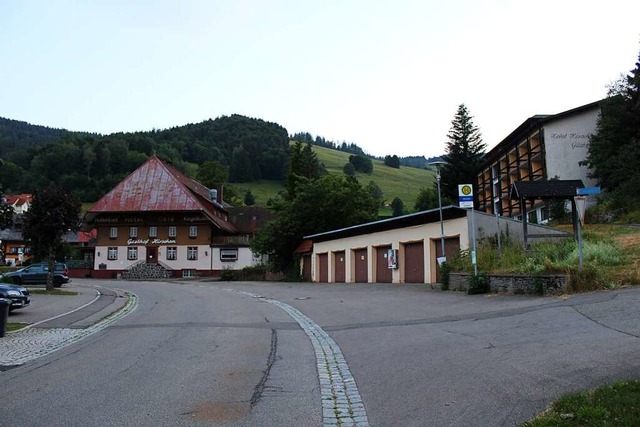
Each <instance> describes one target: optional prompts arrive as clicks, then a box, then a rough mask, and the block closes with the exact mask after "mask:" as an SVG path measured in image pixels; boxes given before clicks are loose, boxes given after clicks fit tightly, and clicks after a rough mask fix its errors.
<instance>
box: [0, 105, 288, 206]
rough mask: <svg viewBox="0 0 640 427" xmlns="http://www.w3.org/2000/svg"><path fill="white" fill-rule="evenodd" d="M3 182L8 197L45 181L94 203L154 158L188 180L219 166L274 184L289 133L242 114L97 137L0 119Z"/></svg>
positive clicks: (238, 178)
mask: <svg viewBox="0 0 640 427" xmlns="http://www.w3.org/2000/svg"><path fill="white" fill-rule="evenodd" d="M0 153H2V160H3V164H2V167H1V168H0V184H2V186H3V189H4V192H5V193H20V192H33V190H34V189H35V188H36V187H39V186H44V185H47V184H48V183H50V182H55V183H57V184H60V185H61V186H63V187H64V188H66V189H68V190H71V191H74V192H75V193H76V194H77V195H78V196H79V197H80V199H81V200H82V201H83V202H91V201H95V200H97V199H98V198H99V197H101V196H102V195H103V194H104V193H105V192H107V191H108V190H110V189H111V188H112V187H113V186H114V185H115V184H116V183H118V182H119V181H120V180H121V179H122V178H124V177H125V176H126V175H128V174H129V173H131V172H132V171H133V170H134V169H135V168H136V167H138V166H139V165H140V164H141V163H143V162H144V161H145V160H146V159H147V158H149V156H151V155H153V154H155V155H157V156H158V157H160V158H161V159H163V160H165V161H169V162H171V163H172V164H173V165H174V166H175V167H177V168H178V169H180V170H182V171H183V172H186V173H188V174H190V175H193V172H194V171H195V170H196V169H197V165H198V164H202V163H203V162H205V161H208V160H217V161H219V162H220V163H221V164H222V165H224V166H226V167H227V168H228V171H229V181H230V182H249V181H253V180H259V179H269V180H273V179H276V180H279V179H283V178H284V175H285V173H286V168H287V161H288V156H289V137H288V133H287V130H286V129H285V128H283V127H282V126H280V125H278V124H276V123H270V122H266V121H264V120H259V119H253V118H248V117H244V116H240V115H232V116H223V117H219V118H217V119H215V120H207V121H204V122H202V123H197V124H189V125H185V126H179V127H175V128H171V129H166V130H159V131H150V132H135V133H115V134H110V135H97V134H88V133H80V132H69V131H65V130H61V129H51V128H46V127H44V126H34V125H30V124H28V123H25V122H18V121H15V120H8V119H1V121H0Z"/></svg>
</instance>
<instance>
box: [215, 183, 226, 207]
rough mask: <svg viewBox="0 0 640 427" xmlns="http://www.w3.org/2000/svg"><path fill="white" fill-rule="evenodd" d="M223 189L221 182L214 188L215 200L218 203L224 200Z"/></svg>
mask: <svg viewBox="0 0 640 427" xmlns="http://www.w3.org/2000/svg"><path fill="white" fill-rule="evenodd" d="M223 189H224V186H223V185H222V184H218V185H216V190H217V194H216V201H217V202H218V203H220V204H222V201H223V200H224V199H223V197H224V194H223Z"/></svg>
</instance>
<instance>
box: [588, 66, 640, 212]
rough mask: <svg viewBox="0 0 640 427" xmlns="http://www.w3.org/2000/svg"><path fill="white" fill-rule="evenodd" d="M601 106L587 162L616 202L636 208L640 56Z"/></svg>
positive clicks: (639, 190) (639, 163) (639, 171)
mask: <svg viewBox="0 0 640 427" xmlns="http://www.w3.org/2000/svg"><path fill="white" fill-rule="evenodd" d="M601 109H602V111H601V114H600V118H599V119H598V126H597V129H596V133H595V134H594V135H593V136H592V137H591V140H590V143H589V153H588V156H587V160H586V161H585V163H586V164H587V165H588V166H589V168H590V169H591V170H592V172H591V175H590V176H591V177H592V178H595V179H597V180H598V184H599V185H600V186H601V187H602V188H603V189H604V190H606V191H607V192H609V194H611V195H612V196H613V200H614V201H615V205H617V206H619V207H622V208H627V209H629V208H630V209H633V206H634V205H635V204H637V203H638V199H639V198H640V55H638V62H636V67H635V69H633V70H631V73H630V74H629V75H627V76H624V77H622V78H621V79H620V80H618V81H617V82H615V83H614V84H613V85H611V87H610V88H609V94H608V96H607V98H606V99H605V100H604V101H603V102H602V104H601Z"/></svg>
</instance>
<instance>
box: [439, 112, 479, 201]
mask: <svg viewBox="0 0 640 427" xmlns="http://www.w3.org/2000/svg"><path fill="white" fill-rule="evenodd" d="M447 138H448V141H447V143H446V145H445V151H446V154H445V155H444V156H443V159H444V161H445V162H447V164H446V165H443V166H442V168H441V170H440V176H441V177H442V180H441V190H442V197H443V198H446V199H449V200H457V198H458V185H459V184H473V185H474V187H476V180H477V177H476V176H477V173H478V171H479V170H480V165H481V163H482V157H483V156H484V149H485V147H486V145H485V144H484V143H483V142H482V137H481V135H480V131H479V129H478V127H476V126H475V125H474V124H473V117H472V116H471V115H470V114H469V110H468V109H467V107H466V106H465V105H464V104H461V105H460V106H459V107H458V111H457V112H456V115H455V116H454V118H453V120H452V122H451V129H450V130H449V133H448V134H447Z"/></svg>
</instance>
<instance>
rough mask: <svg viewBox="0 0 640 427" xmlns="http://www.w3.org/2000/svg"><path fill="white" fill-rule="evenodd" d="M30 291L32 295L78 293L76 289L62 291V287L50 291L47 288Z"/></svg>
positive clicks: (67, 294)
mask: <svg viewBox="0 0 640 427" xmlns="http://www.w3.org/2000/svg"><path fill="white" fill-rule="evenodd" d="M29 293H30V294H31V295H66V296H73V295H78V293H77V292H74V291H62V290H60V289H52V290H50V291H48V290H46V289H33V290H30V291H29Z"/></svg>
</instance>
